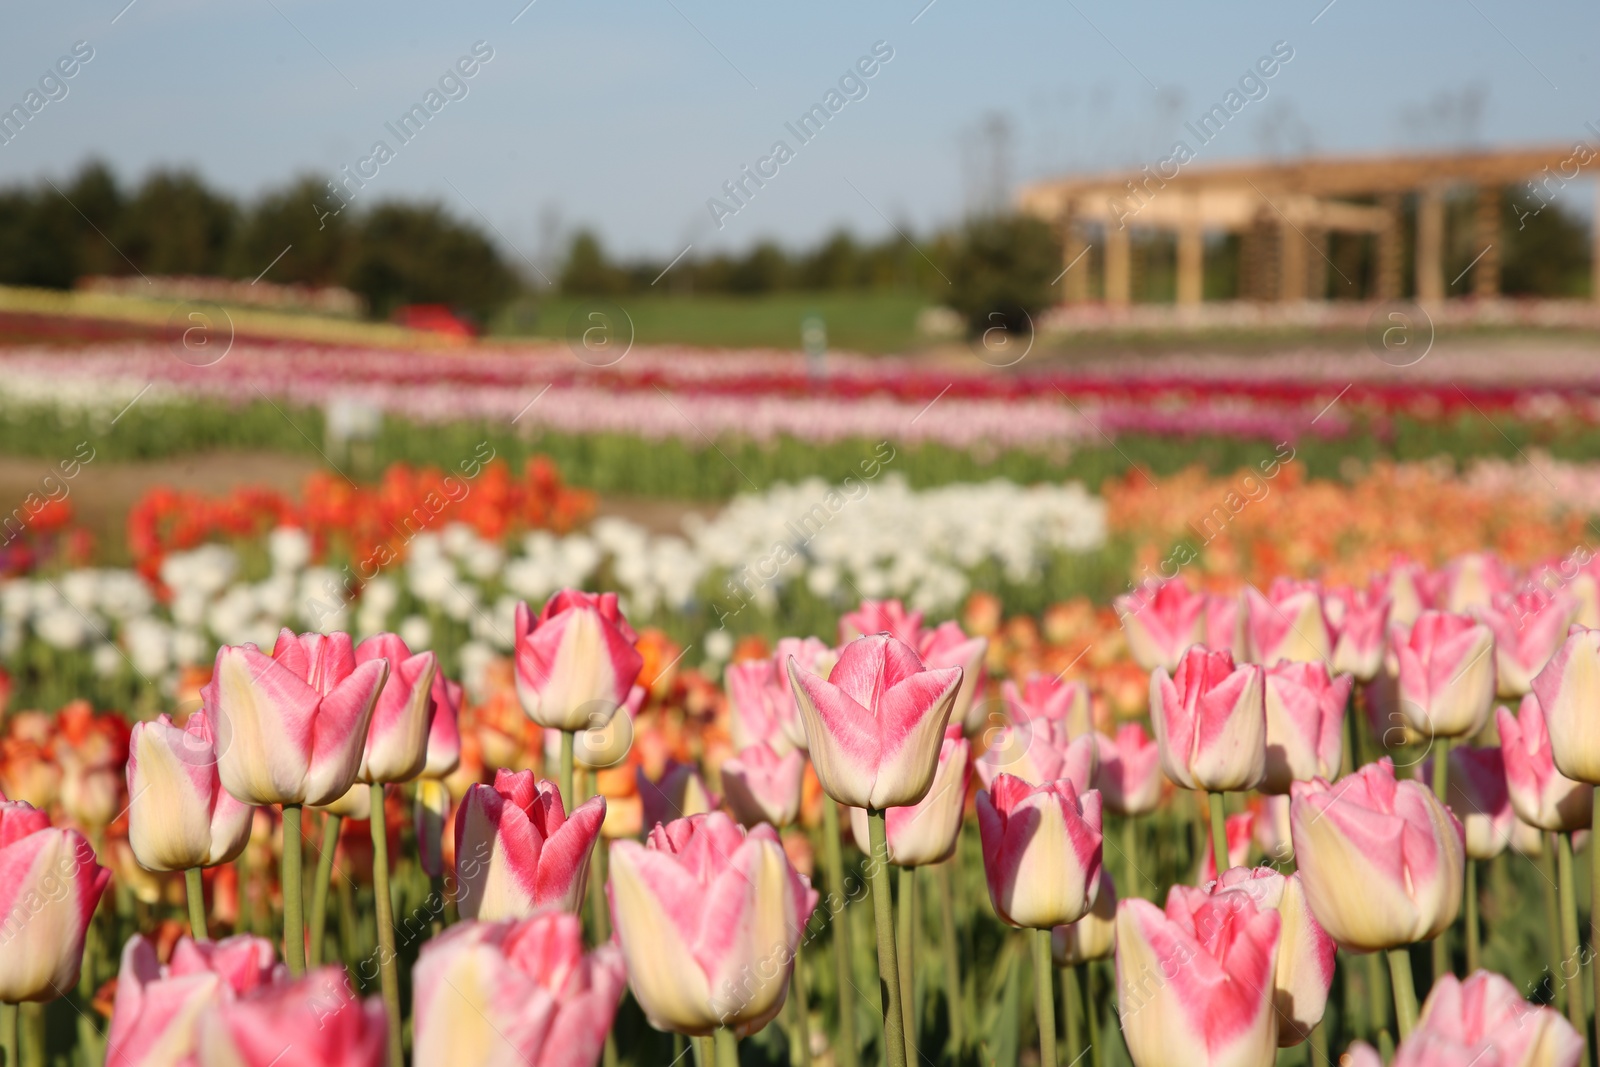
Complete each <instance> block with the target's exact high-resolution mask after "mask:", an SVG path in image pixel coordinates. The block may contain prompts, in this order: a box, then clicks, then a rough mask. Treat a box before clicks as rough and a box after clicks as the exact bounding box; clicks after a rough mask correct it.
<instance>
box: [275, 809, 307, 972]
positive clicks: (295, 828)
mask: <svg viewBox="0 0 1600 1067" xmlns="http://www.w3.org/2000/svg"><path fill="white" fill-rule="evenodd" d="M280 881H281V882H282V887H283V959H284V962H285V963H287V964H288V965H289V973H290V974H291V975H293V976H294V977H296V978H298V977H300V976H301V975H302V974H305V973H306V922H305V901H304V900H303V899H302V898H301V892H302V889H303V886H302V882H303V881H304V878H303V876H302V875H301V873H300V805H298V804H285V805H284V806H283V877H282V878H281V880H280Z"/></svg>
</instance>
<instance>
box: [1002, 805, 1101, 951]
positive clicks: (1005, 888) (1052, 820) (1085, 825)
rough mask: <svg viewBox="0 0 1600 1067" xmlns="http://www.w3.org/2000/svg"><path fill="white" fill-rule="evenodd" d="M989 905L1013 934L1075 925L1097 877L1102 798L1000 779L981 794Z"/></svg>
mask: <svg viewBox="0 0 1600 1067" xmlns="http://www.w3.org/2000/svg"><path fill="white" fill-rule="evenodd" d="M978 830H979V833H980V835H981V837H982V839H983V870H984V877H985V878H986V879H987V880H988V884H989V899H990V901H991V902H992V903H993V904H994V910H995V913H996V914H997V915H999V916H1000V918H1001V920H1002V921H1004V922H1006V923H1009V924H1010V925H1012V926H1025V927H1031V928H1034V929H1049V928H1050V927H1053V926H1061V925H1063V924H1065V923H1072V922H1077V921H1078V920H1079V919H1080V918H1082V917H1083V915H1084V913H1086V912H1087V911H1088V910H1089V908H1090V907H1091V906H1092V905H1093V904H1094V894H1095V892H1096V891H1097V889H1098V887H1099V877H1100V848H1101V824H1100V794H1099V793H1098V792H1096V791H1095V790H1092V789H1091V790H1089V791H1088V792H1086V793H1084V794H1083V795H1082V796H1081V797H1080V796H1079V795H1078V791H1077V790H1076V789H1075V788H1073V785H1072V783H1071V782H1068V781H1061V782H1052V783H1048V784H1046V785H1032V784H1030V783H1028V782H1025V781H1023V780H1022V779H1020V778H1015V777H1013V776H1011V775H1009V774H1002V775H1000V776H999V777H997V778H996V779H995V780H994V784H993V785H992V786H991V787H990V788H989V789H985V790H980V791H979V793H978Z"/></svg>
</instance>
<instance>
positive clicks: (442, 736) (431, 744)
mask: <svg viewBox="0 0 1600 1067" xmlns="http://www.w3.org/2000/svg"><path fill="white" fill-rule="evenodd" d="M459 766H461V684H460V683H459V682H452V681H451V680H450V679H448V678H446V677H445V676H444V675H443V674H442V673H440V672H439V671H437V670H436V671H434V674H433V723H432V725H431V726H429V727H428V754H427V757H426V758H425V759H424V760H423V763H422V777H424V778H431V779H434V780H435V781H442V780H443V779H445V778H448V777H450V776H451V775H452V774H454V773H455V770H456V768H457V767H459Z"/></svg>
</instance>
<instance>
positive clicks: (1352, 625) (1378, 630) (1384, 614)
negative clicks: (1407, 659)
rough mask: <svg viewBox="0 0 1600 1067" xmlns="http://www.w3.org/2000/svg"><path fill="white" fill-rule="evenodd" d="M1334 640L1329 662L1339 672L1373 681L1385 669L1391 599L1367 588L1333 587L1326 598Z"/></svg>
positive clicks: (1325, 595)
mask: <svg viewBox="0 0 1600 1067" xmlns="http://www.w3.org/2000/svg"><path fill="white" fill-rule="evenodd" d="M1322 607H1323V611H1324V612H1325V613H1326V616H1327V622H1328V636H1329V638H1330V640H1332V642H1333V655H1332V657H1331V660H1330V662H1329V667H1330V669H1331V670H1332V671H1333V672H1334V673H1335V674H1349V675H1351V676H1353V677H1354V678H1355V679H1356V680H1357V681H1360V682H1370V681H1372V679H1374V678H1376V677H1377V676H1378V672H1379V671H1380V670H1382V669H1383V656H1384V651H1385V647H1384V642H1385V639H1386V637H1387V635H1388V628H1389V598H1388V597H1386V596H1383V595H1381V594H1379V593H1376V592H1373V591H1371V590H1367V589H1351V588H1347V587H1341V588H1337V589H1330V590H1328V591H1327V593H1326V594H1324V595H1323V598H1322Z"/></svg>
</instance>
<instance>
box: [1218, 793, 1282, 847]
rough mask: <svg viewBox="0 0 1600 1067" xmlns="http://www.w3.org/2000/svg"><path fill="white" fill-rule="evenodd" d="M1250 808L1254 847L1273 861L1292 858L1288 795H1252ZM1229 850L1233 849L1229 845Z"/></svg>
mask: <svg viewBox="0 0 1600 1067" xmlns="http://www.w3.org/2000/svg"><path fill="white" fill-rule="evenodd" d="M1250 810H1251V811H1252V812H1253V813H1254V814H1255V817H1256V821H1255V829H1254V832H1253V833H1252V835H1251V836H1252V837H1253V838H1254V840H1255V843H1256V847H1257V848H1259V849H1260V850H1261V852H1262V854H1263V855H1265V856H1266V857H1267V859H1269V860H1270V861H1272V862H1273V863H1280V864H1281V863H1291V862H1293V860H1294V833H1293V831H1292V830H1291V828H1290V826H1289V796H1288V794H1286V793H1277V794H1272V795H1265V796H1261V797H1253V798H1251V801H1250ZM1228 851H1229V852H1232V851H1233V849H1232V847H1231V846H1230V848H1229V850H1228Z"/></svg>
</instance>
